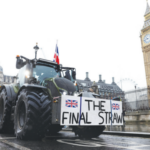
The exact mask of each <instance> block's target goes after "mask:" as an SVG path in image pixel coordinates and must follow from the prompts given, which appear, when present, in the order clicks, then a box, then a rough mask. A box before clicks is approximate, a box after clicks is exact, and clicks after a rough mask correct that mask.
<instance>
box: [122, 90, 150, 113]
mask: <svg viewBox="0 0 150 150" xmlns="http://www.w3.org/2000/svg"><path fill="white" fill-rule="evenodd" d="M124 94H125V95H124V100H123V109H125V110H126V111H134V110H149V109H150V108H149V100H150V88H143V89H137V90H136V89H135V90H133V91H128V92H125V93H124Z"/></svg>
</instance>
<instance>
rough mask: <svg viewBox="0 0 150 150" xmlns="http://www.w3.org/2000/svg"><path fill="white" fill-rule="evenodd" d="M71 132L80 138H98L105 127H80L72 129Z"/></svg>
mask: <svg viewBox="0 0 150 150" xmlns="http://www.w3.org/2000/svg"><path fill="white" fill-rule="evenodd" d="M72 128H73V131H74V132H75V134H76V135H78V136H79V137H80V138H93V137H98V136H99V135H100V134H102V132H103V131H104V130H105V126H90V127H89V126H88V127H86V126H81V127H72Z"/></svg>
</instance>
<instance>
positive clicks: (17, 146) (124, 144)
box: [0, 131, 150, 150]
mask: <svg viewBox="0 0 150 150" xmlns="http://www.w3.org/2000/svg"><path fill="white" fill-rule="evenodd" d="M1 149H2V150H149V149H150V138H143V137H128V136H120V135H106V134H102V135H100V136H99V137H97V138H92V139H80V138H79V137H78V136H75V134H74V133H73V132H72V131H60V132H59V133H58V134H56V135H53V136H48V137H45V138H43V139H42V140H40V141H22V140H18V139H16V137H14V136H12V135H6V134H0V150H1Z"/></svg>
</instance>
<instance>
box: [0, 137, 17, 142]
mask: <svg viewBox="0 0 150 150" xmlns="http://www.w3.org/2000/svg"><path fill="white" fill-rule="evenodd" d="M11 139H16V137H0V141H1V140H11Z"/></svg>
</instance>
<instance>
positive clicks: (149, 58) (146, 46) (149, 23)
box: [140, 2, 150, 105]
mask: <svg viewBox="0 0 150 150" xmlns="http://www.w3.org/2000/svg"><path fill="white" fill-rule="evenodd" d="M144 17H145V21H144V26H143V28H142V30H141V36H140V37H141V43H142V51H143V56H144V65H145V72H146V81H147V87H150V7H149V4H148V2H147V8H146V12H145V15H144ZM148 97H149V96H148ZM149 103H150V102H149ZM149 105H150V104H149Z"/></svg>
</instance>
